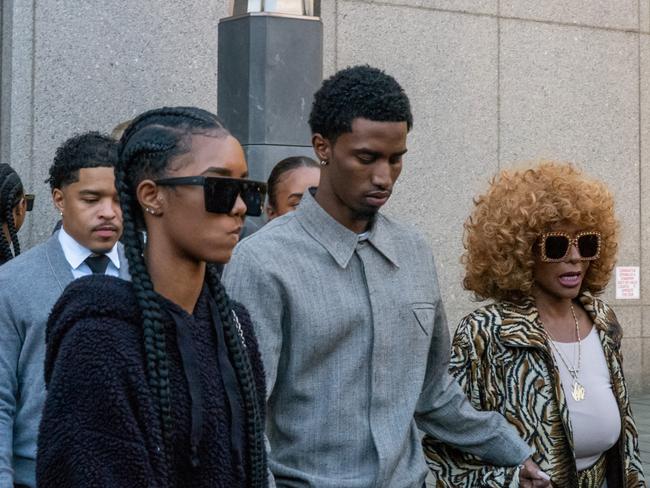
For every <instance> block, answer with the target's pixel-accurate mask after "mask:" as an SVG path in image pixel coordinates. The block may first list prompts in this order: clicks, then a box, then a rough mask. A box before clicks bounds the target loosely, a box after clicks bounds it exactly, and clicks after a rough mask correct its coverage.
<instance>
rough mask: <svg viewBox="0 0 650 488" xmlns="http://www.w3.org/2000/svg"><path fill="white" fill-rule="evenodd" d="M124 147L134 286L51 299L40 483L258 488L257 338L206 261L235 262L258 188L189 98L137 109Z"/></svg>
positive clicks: (118, 174)
mask: <svg viewBox="0 0 650 488" xmlns="http://www.w3.org/2000/svg"><path fill="white" fill-rule="evenodd" d="M119 152H120V155H119V163H118V166H117V167H116V171H115V179H116V187H117V190H118V194H119V198H120V203H121V205H122V210H123V220H124V238H123V239H124V244H125V250H126V255H127V258H128V262H129V269H130V272H131V277H132V283H129V282H126V281H122V280H119V279H116V278H112V277H108V276H91V277H87V278H81V279H79V280H76V281H75V282H73V283H72V284H71V285H70V286H69V287H68V288H67V290H66V291H65V292H64V294H63V296H62V297H61V299H60V300H59V302H58V303H57V305H56V306H55V307H54V309H53V312H52V315H51V318H50V321H49V323H48V330H47V355H46V360H45V379H46V382H47V386H48V397H47V400H46V405H45V409H44V412H43V420H42V422H41V426H40V435H39V451H38V457H37V482H38V486H39V487H41V488H42V487H61V486H65V487H90V486H102V487H120V488H123V487H129V488H138V487H143V488H144V487H179V488H182V487H190V486H191V487H211V488H212V487H214V488H216V487H224V488H226V487H227V488H232V487H255V488H257V487H264V486H267V467H266V453H265V446H264V415H265V413H264V400H265V392H264V371H263V368H262V364H261V360H260V356H259V353H258V347H257V343H256V339H255V336H254V334H253V331H252V326H251V324H250V319H249V316H248V313H247V312H246V310H245V309H244V308H243V307H242V306H241V305H239V304H237V303H233V302H231V301H230V300H229V299H228V296H227V295H226V293H225V291H224V288H223V287H222V285H221V283H220V282H219V278H218V277H217V274H216V273H215V272H214V269H213V268H212V266H211V265H208V264H207V263H209V262H211V263H225V262H227V261H228V260H229V258H230V255H231V252H232V249H233V247H234V246H235V244H237V241H238V239H239V232H240V230H241V227H242V224H243V219H244V215H245V214H249V215H259V213H260V212H261V206H262V204H263V199H264V184H263V183H257V182H253V181H250V180H246V179H244V178H245V177H246V176H247V166H246V161H245V159H244V154H243V151H242V148H241V146H240V144H239V143H238V142H237V140H236V139H235V138H233V137H232V136H231V135H230V134H229V133H228V131H227V130H226V129H225V128H224V127H223V126H222V125H221V123H220V122H219V120H218V119H217V118H216V117H215V116H214V115H212V114H211V113H209V112H206V111H204V110H200V109H197V108H189V107H176V108H161V109H156V110H151V111H149V112H145V113H143V114H142V115H140V116H139V117H137V118H136V119H135V120H134V121H133V122H132V123H131V124H130V125H129V127H128V128H127V129H126V131H125V132H124V134H123V135H122V138H121V140H120V143H119ZM201 187H202V188H201ZM142 230H146V232H147V240H146V245H143V240H142V239H141V237H140V236H141V231H142Z"/></svg>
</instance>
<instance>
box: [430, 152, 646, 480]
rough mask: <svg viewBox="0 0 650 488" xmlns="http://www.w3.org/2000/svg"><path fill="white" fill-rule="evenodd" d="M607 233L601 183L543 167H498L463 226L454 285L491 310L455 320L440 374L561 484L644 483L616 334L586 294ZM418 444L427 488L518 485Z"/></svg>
mask: <svg viewBox="0 0 650 488" xmlns="http://www.w3.org/2000/svg"><path fill="white" fill-rule="evenodd" d="M617 237H618V223H617V221H616V218H615V216H614V201H613V198H612V195H611V194H610V193H609V191H608V190H607V188H606V187H605V185H604V184H603V183H601V182H599V181H596V180H593V179H590V178H587V177H586V176H584V175H583V174H582V173H581V172H580V171H579V170H578V169H576V168H575V167H574V166H572V165H569V164H558V163H551V162H545V163H540V164H538V165H536V166H534V167H532V168H529V169H524V170H518V171H511V170H504V171H502V172H501V173H500V174H499V175H498V176H497V177H496V178H495V179H494V180H493V181H492V184H491V186H490V188H489V190H488V192H487V193H486V194H485V195H481V196H480V197H478V198H477V199H476V200H475V208H474V211H473V213H472V215H471V216H470V217H469V219H468V220H467V222H466V223H465V240H464V244H465V249H466V251H465V254H464V255H463V263H464V265H465V271H466V274H465V279H464V281H463V285H464V287H465V288H466V289H467V290H470V291H472V292H473V293H474V294H475V296H476V297H477V298H478V299H479V300H491V301H492V303H491V304H489V305H486V306H484V307H482V308H479V309H478V310H475V311H474V312H472V313H471V314H469V315H468V316H467V317H465V318H464V319H463V320H462V321H461V323H460V325H459V326H458V329H457V330H456V334H455V336H454V341H453V350H452V358H451V364H450V370H451V372H452V374H453V375H454V376H455V377H456V379H457V380H458V381H459V382H460V384H461V385H462V386H463V388H464V389H465V391H466V393H467V395H468V396H469V398H470V400H471V401H472V403H473V405H474V406H475V407H476V408H478V409H481V410H496V411H499V412H501V413H502V414H503V415H504V416H505V417H506V418H507V419H508V420H509V421H510V422H511V423H512V424H513V425H514V426H515V427H517V429H518V430H519V433H520V434H521V436H522V438H523V439H525V440H526V441H527V442H528V443H529V444H530V445H531V447H532V448H533V449H534V451H535V453H536V454H534V455H533V460H534V461H535V462H536V463H537V464H538V465H539V467H540V468H541V469H542V470H543V471H544V472H545V473H546V474H548V475H549V476H550V477H551V480H552V483H553V486H555V487H559V488H587V487H589V488H600V487H608V488H614V487H624V488H637V487H644V486H646V484H645V481H644V478H643V472H642V466H641V461H640V456H639V447H638V435H637V431H636V428H635V425H634V421H633V419H632V413H631V411H630V405H629V400H628V394H627V387H626V383H625V378H624V376H623V370H622V357H621V336H622V329H621V326H620V325H619V323H618V321H617V319H616V316H615V315H614V312H613V311H612V309H611V308H610V307H609V306H608V305H606V304H605V303H604V302H603V301H602V300H600V299H598V298H596V297H595V296H596V295H598V294H600V293H602V292H603V290H604V289H605V287H606V285H607V283H608V281H609V279H610V276H611V273H612V269H613V268H614V263H615V260H616V250H617ZM423 442H424V449H425V453H426V455H427V462H428V464H429V467H430V469H431V471H432V472H433V475H434V477H435V478H436V479H437V485H436V486H437V487H450V488H451V487H454V488H456V487H495V488H496V487H499V488H503V487H517V486H519V482H518V470H519V468H504V467H496V466H486V465H485V464H482V463H481V462H480V460H479V459H478V458H474V457H471V456H468V455H466V454H463V453H461V452H460V451H457V450H455V449H454V448H452V447H450V446H448V445H444V444H442V443H440V442H439V441H437V440H436V439H433V438H431V437H426V438H425V439H424V441H423Z"/></svg>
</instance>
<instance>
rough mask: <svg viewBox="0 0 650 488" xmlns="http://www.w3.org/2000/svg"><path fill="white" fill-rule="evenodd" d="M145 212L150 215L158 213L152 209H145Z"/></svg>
mask: <svg viewBox="0 0 650 488" xmlns="http://www.w3.org/2000/svg"><path fill="white" fill-rule="evenodd" d="M144 211H145V212H147V213H148V214H151V215H156V211H155V210H154V209H152V208H149V207H145V208H144Z"/></svg>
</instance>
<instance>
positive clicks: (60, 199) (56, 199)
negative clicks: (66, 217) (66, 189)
mask: <svg viewBox="0 0 650 488" xmlns="http://www.w3.org/2000/svg"><path fill="white" fill-rule="evenodd" d="M52 202H53V203H54V206H55V207H56V209H57V210H58V211H59V212H61V215H63V213H64V211H65V194H64V193H63V190H61V189H60V188H55V189H54V190H52Z"/></svg>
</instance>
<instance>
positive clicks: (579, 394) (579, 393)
mask: <svg viewBox="0 0 650 488" xmlns="http://www.w3.org/2000/svg"><path fill="white" fill-rule="evenodd" d="M571 315H573V321H574V322H575V324H576V337H577V338H578V366H577V367H574V368H572V367H570V366H569V361H567V359H566V358H565V357H564V354H562V351H560V348H559V347H557V345H556V344H555V342H554V341H553V338H552V337H551V334H549V333H548V331H547V330H546V329H544V333H545V334H546V337H547V339H548V342H549V344H550V345H551V347H552V348H553V350H554V351H555V352H556V353H557V355H558V357H559V358H560V361H562V363H563V364H564V366H565V367H566V369H567V370H568V371H569V374H570V375H571V378H573V384H572V385H571V396H572V397H573V399H574V400H575V401H576V402H579V401H582V400H584V399H585V387H584V386H582V384H581V383H580V382H579V381H578V375H579V374H580V365H581V363H582V340H581V338H580V325H579V324H578V317H576V312H575V310H574V309H573V303H571ZM542 326H543V324H542ZM573 355H574V359H575V346H574V353H573ZM574 366H575V362H574Z"/></svg>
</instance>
